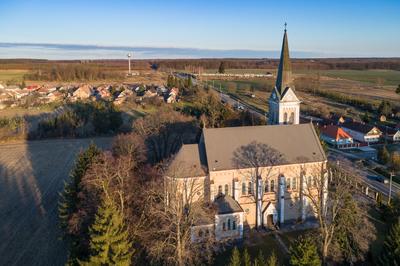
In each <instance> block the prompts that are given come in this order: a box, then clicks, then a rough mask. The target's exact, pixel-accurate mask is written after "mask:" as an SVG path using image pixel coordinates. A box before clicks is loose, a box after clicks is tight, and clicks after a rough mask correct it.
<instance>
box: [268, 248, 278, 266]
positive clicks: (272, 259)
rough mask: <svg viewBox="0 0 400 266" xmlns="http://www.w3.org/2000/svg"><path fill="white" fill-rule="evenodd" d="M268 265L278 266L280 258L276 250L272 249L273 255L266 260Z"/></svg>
mask: <svg viewBox="0 0 400 266" xmlns="http://www.w3.org/2000/svg"><path fill="white" fill-rule="evenodd" d="M265 265H266V266H278V258H277V257H276V254H275V252H274V251H272V253H271V255H270V256H269V257H268V259H267V261H266V262H265Z"/></svg>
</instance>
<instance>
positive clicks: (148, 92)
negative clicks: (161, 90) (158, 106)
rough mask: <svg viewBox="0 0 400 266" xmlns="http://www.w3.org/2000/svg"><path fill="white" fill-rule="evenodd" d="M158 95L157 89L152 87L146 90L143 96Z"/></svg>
mask: <svg viewBox="0 0 400 266" xmlns="http://www.w3.org/2000/svg"><path fill="white" fill-rule="evenodd" d="M157 95H158V94H157V90H156V89H155V88H150V89H148V90H146V92H145V93H144V95H143V97H144V98H152V97H156V96H157Z"/></svg>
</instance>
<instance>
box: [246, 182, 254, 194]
mask: <svg viewBox="0 0 400 266" xmlns="http://www.w3.org/2000/svg"><path fill="white" fill-rule="evenodd" d="M247 194H249V195H252V194H253V186H252V184H251V182H249V186H248V187H247Z"/></svg>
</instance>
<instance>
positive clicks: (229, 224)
mask: <svg viewBox="0 0 400 266" xmlns="http://www.w3.org/2000/svg"><path fill="white" fill-rule="evenodd" d="M228 230H231V219H228Z"/></svg>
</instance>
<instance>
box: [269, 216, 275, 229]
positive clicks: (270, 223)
mask: <svg viewBox="0 0 400 266" xmlns="http://www.w3.org/2000/svg"><path fill="white" fill-rule="evenodd" d="M267 228H268V229H273V228H274V215H273V214H268V215H267Z"/></svg>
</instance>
